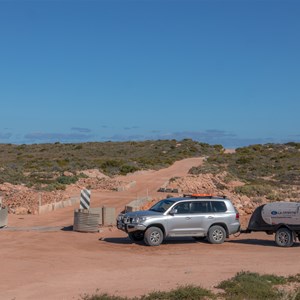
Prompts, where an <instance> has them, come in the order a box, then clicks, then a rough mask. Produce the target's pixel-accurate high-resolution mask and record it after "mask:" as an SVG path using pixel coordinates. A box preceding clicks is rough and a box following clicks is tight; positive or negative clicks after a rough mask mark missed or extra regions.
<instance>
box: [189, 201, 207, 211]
mask: <svg viewBox="0 0 300 300" xmlns="http://www.w3.org/2000/svg"><path fill="white" fill-rule="evenodd" d="M209 211H210V203H209V201H199V202H192V203H191V213H194V214H197V213H208V212H209Z"/></svg>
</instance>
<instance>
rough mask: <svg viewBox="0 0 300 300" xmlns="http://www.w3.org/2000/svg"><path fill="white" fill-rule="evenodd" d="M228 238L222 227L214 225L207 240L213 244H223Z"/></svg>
mask: <svg viewBox="0 0 300 300" xmlns="http://www.w3.org/2000/svg"><path fill="white" fill-rule="evenodd" d="M225 238H226V231H225V229H224V228H223V227H222V226H219V225H214V226H212V227H210V228H209V230H208V236H207V239H208V241H209V242H210V243H211V244H222V243H223V242H224V241H225Z"/></svg>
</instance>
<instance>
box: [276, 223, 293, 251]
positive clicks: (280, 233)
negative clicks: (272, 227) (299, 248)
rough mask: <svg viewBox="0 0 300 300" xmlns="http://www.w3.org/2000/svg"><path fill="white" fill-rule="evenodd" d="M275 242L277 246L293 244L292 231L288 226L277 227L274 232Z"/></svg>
mask: <svg viewBox="0 0 300 300" xmlns="http://www.w3.org/2000/svg"><path fill="white" fill-rule="evenodd" d="M275 243H276V245H277V246H279V247H291V246H293V244H294V241H293V233H292V232H291V231H290V230H289V229H288V228H285V227H283V228H279V229H278V230H277V231H276V233H275Z"/></svg>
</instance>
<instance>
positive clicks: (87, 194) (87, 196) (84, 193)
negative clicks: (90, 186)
mask: <svg viewBox="0 0 300 300" xmlns="http://www.w3.org/2000/svg"><path fill="white" fill-rule="evenodd" d="M90 203H91V191H90V190H87V189H84V190H81V196H80V209H89V208H90Z"/></svg>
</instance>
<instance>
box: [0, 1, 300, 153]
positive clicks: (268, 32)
mask: <svg viewBox="0 0 300 300" xmlns="http://www.w3.org/2000/svg"><path fill="white" fill-rule="evenodd" d="M299 16H300V1H296V0H295V1H289V0H285V1H283V0H282V1H276V0H273V1H272V0H266V1H255V0H249V1H246V0H236V1H229V0H228V1H226V0H224V1H214V0H209V1H208V0H207V1H201V0H199V1H192V0H182V1H167V0H165V1H163V0H160V1H159V0H153V1H150V0H149V1H143V0H140V1H127V0H119V1H117V0H111V1H108V0H107V1H104V0H103V1H100V0H99V1H88V0H85V1H83V0H82V1H76V0H72V1H71V0H70V1H69V0H65V1H58V0H52V1H50V0H49V1H45V0H39V1H26V0H22V1H17V0H10V1H5V0H4V1H3V0H0V101H1V118H0V143H15V144H22V143H29V144H31V143H48V142H50V143H52V142H68V143H69V142H86V141H107V140H111V141H124V140H145V139H173V138H175V139H179V140H180V139H183V138H192V139H194V140H198V141H202V142H207V143H210V144H222V145H224V146H225V147H238V146H243V145H249V144H255V143H267V142H287V141H300V117H299V112H300V18H299Z"/></svg>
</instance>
